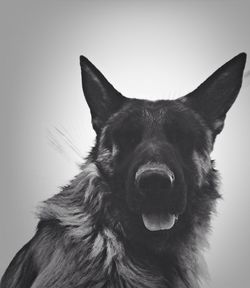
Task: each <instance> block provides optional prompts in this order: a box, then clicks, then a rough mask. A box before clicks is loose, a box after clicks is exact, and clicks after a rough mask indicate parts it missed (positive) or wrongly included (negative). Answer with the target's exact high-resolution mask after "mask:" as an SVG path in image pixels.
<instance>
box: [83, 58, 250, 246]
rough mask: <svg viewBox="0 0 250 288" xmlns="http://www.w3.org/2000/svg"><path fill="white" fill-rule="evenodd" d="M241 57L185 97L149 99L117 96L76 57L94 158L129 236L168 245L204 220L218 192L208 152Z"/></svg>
mask: <svg viewBox="0 0 250 288" xmlns="http://www.w3.org/2000/svg"><path fill="white" fill-rule="evenodd" d="M245 61H246V55H245V54H244V53H242V54H239V55H238V56H236V57H235V58H233V59H232V60H230V61H229V62H227V63H226V64H225V65H224V66H222V67H221V68H220V69H218V70H217V71H216V72H215V73H214V74H213V75H212V76H210V77H209V78H208V79H207V80H206V81H205V82H204V83H203V84H201V85H200V86H199V87H198V88H197V89H196V90H195V91H193V92H192V93H190V94H188V95H186V96H184V97H181V98H178V99H176V100H160V101H148V100H139V99H129V98H126V97H124V96H123V95H121V94H120V93H119V92H117V91H116V90H115V88H114V87H113V86H112V85H111V84H110V83H109V82H108V81H107V80H106V79H105V77H104V76H103V75H102V74H101V72H100V71H99V70H97V68H96V67H95V66H94V65H93V64H92V63H90V62H89V61H88V60H87V59H86V58H85V57H83V56H81V58H80V63H81V69H82V85H83V91H84V94H85V97H86V100H87V103H88V105H89V107H90V111H91V115H92V124H93V128H94V130H95V131H96V133H97V144H96V147H95V148H94V150H93V153H92V158H93V160H94V161H95V163H96V164H97V166H98V168H99V170H100V173H101V174H102V175H103V177H104V178H105V179H106V180H107V182H108V183H109V185H110V187H111V190H112V199H113V206H114V207H115V208H114V209H116V210H118V211H119V213H118V214H119V216H118V217H120V219H119V220H120V221H121V224H122V225H123V229H124V230H125V232H126V235H127V236H128V237H129V238H132V239H135V240H137V241H138V242H139V243H144V244H146V245H152V241H156V242H157V243H156V245H158V246H159V247H161V246H164V247H165V246H166V245H167V244H168V243H171V241H172V242H173V241H177V242H178V241H182V240H181V239H184V238H185V236H184V235H188V233H186V232H187V231H191V230H192V229H193V226H194V225H204V223H205V222H206V221H207V220H208V218H209V215H210V214H211V209H212V207H211V206H212V203H213V201H214V200H215V199H216V198H217V197H218V193H217V191H216V189H215V186H216V184H215V182H216V177H215V170H214V169H213V165H212V162H211V159H210V153H211V151H212V149H213V143H214V140H215V138H216V136H217V135H218V134H219V133H220V132H221V130H222V128H223V125H224V120H225V117H226V113H227V111H228V110H229V108H230V107H231V105H232V104H233V102H234V101H235V99H236V97H237V95H238V92H239V90H240V87H241V83H242V75H243V70H244V66H245Z"/></svg>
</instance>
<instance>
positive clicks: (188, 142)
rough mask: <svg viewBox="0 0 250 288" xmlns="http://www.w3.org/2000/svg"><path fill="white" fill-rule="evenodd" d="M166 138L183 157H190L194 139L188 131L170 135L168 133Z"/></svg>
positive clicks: (174, 132)
mask: <svg viewBox="0 0 250 288" xmlns="http://www.w3.org/2000/svg"><path fill="white" fill-rule="evenodd" d="M167 138H168V140H169V142H170V143H171V144H172V145H173V146H174V147H175V148H177V149H178V150H179V151H180V153H181V154H182V155H183V156H188V155H190V153H191V151H192V149H193V148H194V146H195V137H194V135H193V134H192V133H191V132H189V131H178V130H176V131H172V132H171V133H168V135H167Z"/></svg>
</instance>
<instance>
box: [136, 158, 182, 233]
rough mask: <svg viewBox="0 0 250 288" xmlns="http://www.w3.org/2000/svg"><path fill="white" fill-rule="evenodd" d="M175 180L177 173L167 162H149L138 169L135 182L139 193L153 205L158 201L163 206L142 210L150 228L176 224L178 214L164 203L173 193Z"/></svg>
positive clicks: (144, 221)
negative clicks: (168, 208)
mask: <svg viewBox="0 0 250 288" xmlns="http://www.w3.org/2000/svg"><path fill="white" fill-rule="evenodd" d="M174 182H175V175H174V173H173V172H172V171H171V170H170V168H169V167H168V166H167V165H166V164H161V163H147V164H144V165H143V166H141V167H140V168H139V169H138V170H137V172H136V174H135V184H136V187H137V188H138V191H139V193H140V194H141V195H142V196H143V197H144V198H146V199H147V201H150V202H152V205H153V204H155V203H154V202H155V201H156V203H157V206H158V205H159V206H161V208H160V209H152V210H148V211H142V220H143V223H144V226H145V227H146V228H147V229H148V230H150V231H159V230H169V229H171V228H172V227H173V226H174V224H175V222H176V220H177V218H178V217H177V215H174V214H170V213H169V212H168V211H167V210H164V204H163V203H162V202H164V201H162V200H164V199H166V197H167V195H168V194H169V193H171V190H172V188H173V186H174Z"/></svg>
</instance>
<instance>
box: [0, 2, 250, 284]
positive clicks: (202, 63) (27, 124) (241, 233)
mask: <svg viewBox="0 0 250 288" xmlns="http://www.w3.org/2000/svg"><path fill="white" fill-rule="evenodd" d="M0 6H1V7H0V14H1V15H0V30H1V38H0V39H1V45H0V49H1V53H0V61H1V62H0V63H1V65H0V69H1V77H0V79H1V85H0V89H1V94H0V95H1V106H0V107H1V113H0V115H1V116H0V117H1V118H3V119H1V121H0V123H1V124H0V125H1V131H2V132H1V135H2V137H1V142H0V143H1V146H2V147H1V173H0V175H1V178H2V179H1V198H0V228H1V229H0V275H2V273H3V271H4V269H5V268H6V267H7V264H8V263H9V261H10V260H11V259H12V257H13V256H14V254H15V253H16V252H17V251H18V250H19V249H20V248H21V247H22V246H23V245H24V243H26V242H27V241H28V240H29V239H30V238H31V237H32V235H33V233H34V229H35V225H36V223H37V219H36V218H35V216H34V211H35V207H36V205H37V204H38V202H39V201H42V200H44V199H46V198H48V197H49V196H51V195H53V194H54V193H55V192H58V191H59V188H58V187H59V186H62V185H64V184H66V183H67V182H68V181H69V179H70V178H71V177H73V176H74V175H75V174H76V173H77V172H78V167H77V165H76V163H80V157H81V155H83V156H84V155H86V153H87V151H88V150H89V148H90V146H91V145H92V144H93V140H94V132H93V131H92V129H91V125H90V114H89V110H88V108H87V105H86V103H85V102H84V99H83V95H82V91H81V82H80V68H79V64H78V62H79V60H78V57H79V55H80V54H83V55H85V56H87V57H89V58H90V60H91V61H92V62H93V63H95V64H96V65H97V67H98V68H99V69H100V70H101V71H102V72H103V73H104V74H105V75H106V77H107V78H108V79H109V80H110V81H111V83H113V84H114V86H115V87H116V88H117V89H118V90H120V91H121V92H122V93H123V94H124V95H126V96H131V97H138V98H142V97H144V98H148V99H157V98H161V97H163V98H167V97H170V98H175V97H177V96H181V95H183V94H185V93H187V92H190V91H191V90H193V89H194V88H195V87H196V86H197V85H199V84H200V83H201V82H202V81H203V80H204V79H205V78H206V77H208V76H209V75H210V74H211V73H212V72H213V71H214V70H215V69H217V68H218V67H219V66H221V65H222V64H224V62H226V61H227V60H229V59H230V58H231V57H233V56H235V55H236V54H238V53H239V52H242V51H245V52H247V53H248V54H249V56H250V38H249V30H250V17H249V12H250V9H249V8H250V3H247V1H244V2H242V1H234V2H230V1H65V0H61V1H55V0H50V1H48V0H41V1H34V0H33V1H27V0H22V1H18V0H15V1H13V0H8V1H1V2H0ZM248 63H249V62H248ZM248 69H249V64H247V69H246V71H248ZM247 75H249V73H247V74H246V77H245V83H244V85H243V88H242V90H241V93H240V95H239V98H238V100H237V101H236V103H235V105H234V106H233V108H232V110H230V112H229V115H228V117H227V121H226V126H225V129H224V131H223V133H222V134H221V135H220V136H219V137H218V139H217V143H216V146H215V151H214V153H213V157H215V158H216V159H217V168H218V169H219V170H220V171H221V175H222V183H223V184H222V187H221V191H222V193H223V196H224V200H223V201H220V202H219V205H218V215H217V216H216V217H214V219H213V231H212V233H211V235H210V236H209V239H210V244H211V245H210V249H209V251H208V252H206V259H207V262H208V266H209V270H210V275H211V281H210V285H209V287H212V288H224V287H227V288H235V287H240V288H246V287H249V285H250V284H249V282H250V281H249V273H250V268H249V264H250V248H249V243H250V225H249V220H250V209H249V208H250V193H249V192H250V191H249V188H248V186H249V168H250V161H249V160H250V157H249V147H250V130H249V123H250V122H249V120H250V95H249V94H250V93H249V92H250V91H249V77H248V76H247ZM57 128H59V129H60V131H63V132H64V136H63V135H61V134H60V131H59V130H57ZM65 135H66V137H65ZM71 141H72V142H73V143H74V147H73V146H72V143H71ZM238 283H240V284H238Z"/></svg>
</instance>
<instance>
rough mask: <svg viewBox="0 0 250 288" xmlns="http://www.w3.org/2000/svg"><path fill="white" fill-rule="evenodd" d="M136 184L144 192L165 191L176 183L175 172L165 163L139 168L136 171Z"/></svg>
mask: <svg viewBox="0 0 250 288" xmlns="http://www.w3.org/2000/svg"><path fill="white" fill-rule="evenodd" d="M135 180H136V184H137V187H138V188H139V190H140V191H141V192H142V193H143V194H148V193H150V194H151V193H162V192H163V193H164V192H167V191H169V190H170V189H171V188H172V185H173V184H174V180H175V177H174V174H173V172H172V171H170V170H169V169H168V168H167V167H166V166H165V165H164V166H160V167H148V168H146V169H143V168H141V169H139V170H138V172H137V173H136V179H135Z"/></svg>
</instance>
